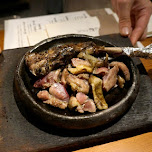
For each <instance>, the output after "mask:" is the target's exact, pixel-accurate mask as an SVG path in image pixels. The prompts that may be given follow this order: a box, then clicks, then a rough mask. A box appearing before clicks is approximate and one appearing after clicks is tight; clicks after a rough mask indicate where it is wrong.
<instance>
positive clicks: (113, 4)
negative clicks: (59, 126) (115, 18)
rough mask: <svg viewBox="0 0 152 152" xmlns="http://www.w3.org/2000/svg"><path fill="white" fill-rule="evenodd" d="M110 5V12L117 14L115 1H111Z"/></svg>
mask: <svg viewBox="0 0 152 152" xmlns="http://www.w3.org/2000/svg"><path fill="white" fill-rule="evenodd" d="M111 4H112V10H113V11H114V12H115V13H117V1H116V0H111Z"/></svg>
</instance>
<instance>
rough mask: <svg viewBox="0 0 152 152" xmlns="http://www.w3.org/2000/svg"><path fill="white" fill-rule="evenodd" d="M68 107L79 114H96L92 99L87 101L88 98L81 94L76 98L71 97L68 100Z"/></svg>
mask: <svg viewBox="0 0 152 152" xmlns="http://www.w3.org/2000/svg"><path fill="white" fill-rule="evenodd" d="M81 97H82V99H81ZM68 107H69V108H70V109H73V108H75V110H76V111H78V112H80V113H84V111H88V112H96V106H95V103H94V101H93V100H92V99H89V98H88V96H86V95H85V94H84V93H82V92H79V93H77V95H76V97H74V96H72V97H71V98H70V101H69V105H68Z"/></svg>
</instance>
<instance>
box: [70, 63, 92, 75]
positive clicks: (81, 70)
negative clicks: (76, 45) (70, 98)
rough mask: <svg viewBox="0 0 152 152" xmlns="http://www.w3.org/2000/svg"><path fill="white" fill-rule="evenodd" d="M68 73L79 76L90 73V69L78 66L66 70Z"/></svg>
mask: <svg viewBox="0 0 152 152" xmlns="http://www.w3.org/2000/svg"><path fill="white" fill-rule="evenodd" d="M68 71H69V72H71V73H72V74H81V73H86V72H87V73H92V71H93V69H92V67H88V66H85V65H79V66H77V67H76V68H68Z"/></svg>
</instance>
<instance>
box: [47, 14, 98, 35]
mask: <svg viewBox="0 0 152 152" xmlns="http://www.w3.org/2000/svg"><path fill="white" fill-rule="evenodd" d="M99 28H100V22H99V19H98V18H97V17H89V18H85V19H83V20H78V21H67V22H62V23H55V24H48V25H46V31H47V32H48V36H49V37H54V36H57V35H64V34H86V35H90V36H99Z"/></svg>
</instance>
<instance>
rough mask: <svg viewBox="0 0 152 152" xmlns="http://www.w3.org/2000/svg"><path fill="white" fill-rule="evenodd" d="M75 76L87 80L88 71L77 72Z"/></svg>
mask: <svg viewBox="0 0 152 152" xmlns="http://www.w3.org/2000/svg"><path fill="white" fill-rule="evenodd" d="M77 77H78V78H79V79H85V80H89V74H88V73H82V74H78V75H77Z"/></svg>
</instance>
